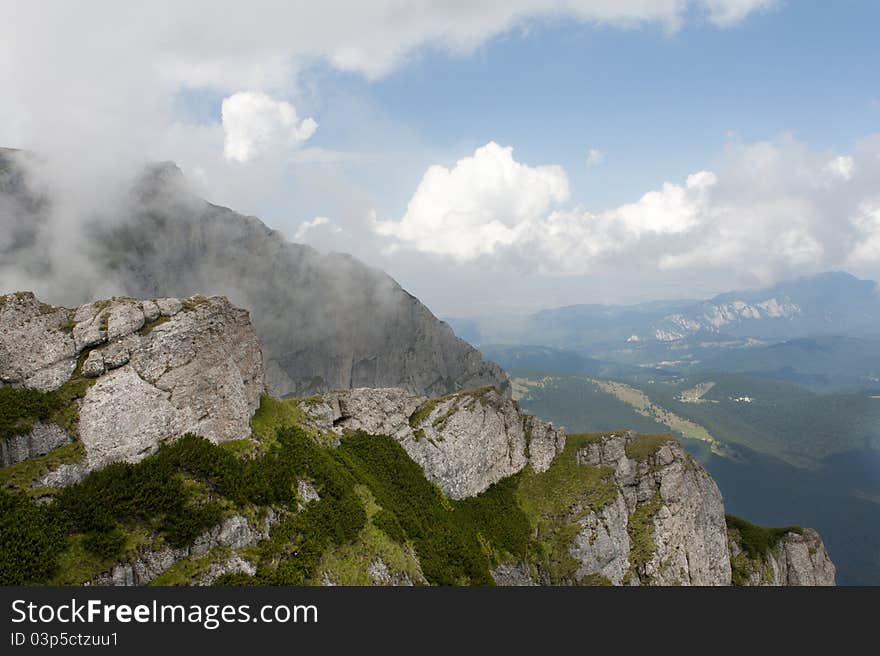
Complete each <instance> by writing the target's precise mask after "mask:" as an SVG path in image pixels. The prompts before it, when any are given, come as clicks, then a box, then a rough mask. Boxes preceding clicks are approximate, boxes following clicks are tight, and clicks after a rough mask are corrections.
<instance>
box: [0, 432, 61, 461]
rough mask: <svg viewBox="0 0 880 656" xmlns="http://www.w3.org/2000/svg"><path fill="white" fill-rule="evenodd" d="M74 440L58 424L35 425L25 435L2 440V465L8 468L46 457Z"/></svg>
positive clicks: (0, 459) (0, 452)
mask: <svg viewBox="0 0 880 656" xmlns="http://www.w3.org/2000/svg"><path fill="white" fill-rule="evenodd" d="M72 441H73V440H72V439H71V438H70V435H68V434H67V433H66V432H65V431H64V429H62V428H61V427H60V426H59V425H58V424H44V423H42V422H40V421H37V422H35V423H34V425H33V427H32V428H31V430H30V431H29V432H28V433H26V434H24V435H12V436H11V437H7V438H5V439H0V465H2V466H3V467H8V466H9V465H14V464H16V463H19V462H22V461H24V460H27V459H28V458H36V457H37V456H44V455H46V454H47V453H49V452H50V451H54V450H55V449H57V448H58V447H60V446H64V445H65V444H70V443H71V442H72Z"/></svg>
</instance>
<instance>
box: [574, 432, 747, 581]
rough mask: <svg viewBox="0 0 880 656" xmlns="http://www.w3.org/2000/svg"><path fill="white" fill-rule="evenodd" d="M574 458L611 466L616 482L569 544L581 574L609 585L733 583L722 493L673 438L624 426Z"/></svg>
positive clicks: (593, 464) (586, 446) (588, 446)
mask: <svg viewBox="0 0 880 656" xmlns="http://www.w3.org/2000/svg"><path fill="white" fill-rule="evenodd" d="M577 458H578V461H579V462H580V463H582V464H585V465H592V466H600V467H609V468H612V469H613V470H614V480H615V482H616V484H617V487H618V489H619V494H618V496H617V498H616V499H615V501H614V502H613V503H611V504H610V505H608V506H606V507H605V508H603V509H602V510H601V511H599V512H594V513H590V514H589V515H587V516H585V517H584V518H583V519H581V520H580V524H581V531H580V532H579V533H578V535H577V537H576V538H575V544H574V547H573V548H572V556H574V557H575V558H576V559H577V560H578V561H579V562H580V563H581V566H580V568H579V570H578V574H577V576H578V577H583V576H587V575H590V574H598V575H601V576H603V577H604V578H606V579H608V580H609V581H611V583H613V584H621V583H623V584H627V583H629V584H636V583H641V584H651V585H728V584H729V583H730V573H731V570H730V555H729V553H728V549H727V527H726V524H725V519H724V504H723V502H722V499H721V493H720V492H719V490H718V486H717V485H716V484H715V481H714V480H713V479H712V477H711V476H709V474H708V473H707V472H706V470H705V469H703V467H702V466H701V465H700V464H699V463H697V462H696V461H695V460H694V459H693V458H692V457H691V456H690V455H689V454H688V453H687V452H686V451H685V450H684V449H683V448H682V447H681V445H679V444H678V442H676V441H675V440H673V439H671V438H669V439H666V438H663V437H655V438H650V437H644V436H639V435H636V434H635V433H629V432H628V433H623V434H620V435H611V436H608V437H605V438H603V439H601V440H597V441H594V442H590V443H588V444H586V445H585V446H584V447H583V448H582V449H581V450H580V451H579V452H578V454H577ZM634 542H637V543H638V544H634ZM645 547H647V549H646V548H645Z"/></svg>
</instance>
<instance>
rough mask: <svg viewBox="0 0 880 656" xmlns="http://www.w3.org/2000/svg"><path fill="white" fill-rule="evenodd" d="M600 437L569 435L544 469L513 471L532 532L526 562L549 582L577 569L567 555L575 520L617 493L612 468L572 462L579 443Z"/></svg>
mask: <svg viewBox="0 0 880 656" xmlns="http://www.w3.org/2000/svg"><path fill="white" fill-rule="evenodd" d="M604 436H605V434H603V433H592V434H581V435H569V436H568V438H567V440H566V444H565V450H564V451H563V452H562V453H561V454H559V455H558V456H556V458H555V459H554V460H553V462H552V463H551V464H550V468H549V469H548V470H547V471H545V472H542V473H540V474H538V473H535V472H534V471H531V470H526V471H524V472H522V473H520V474H519V476H518V479H519V480H518V487H517V490H516V492H515V497H516V499H517V501H518V503H519V505H520V507H521V508H522V509H523V512H525V514H526V516H527V517H528V520H529V524H530V527H531V528H532V530H533V531H534V535H535V536H536V537H535V539H534V541H533V543H532V544H530V545H529V561H530V562H531V563H532V564H533V565H535V566H537V567H539V568H541V569H542V570H543V571H544V572H546V573H547V575H548V576H549V577H550V579H551V581H552V582H554V583H558V582H566V581H569V580H570V579H571V577H572V576H574V573H575V570H576V569H577V562H576V561H575V560H574V559H573V558H572V557H571V555H570V554H569V547H570V545H571V543H572V540H573V539H574V537H575V535H577V533H578V531H579V530H580V526H579V524H578V523H577V521H578V520H579V519H581V518H582V517H584V516H586V515H588V514H589V513H591V512H594V511H599V510H601V509H602V508H604V507H605V506H607V505H608V504H610V503H611V502H612V501H614V499H615V498H616V497H617V494H618V492H617V486H616V484H615V483H614V472H613V470H612V469H610V468H607V467H592V466H588V465H580V464H578V462H577V451H578V450H579V449H580V448H582V447H583V446H584V445H586V444H588V443H589V442H593V441H596V440H599V439H601V438H602V437H604Z"/></svg>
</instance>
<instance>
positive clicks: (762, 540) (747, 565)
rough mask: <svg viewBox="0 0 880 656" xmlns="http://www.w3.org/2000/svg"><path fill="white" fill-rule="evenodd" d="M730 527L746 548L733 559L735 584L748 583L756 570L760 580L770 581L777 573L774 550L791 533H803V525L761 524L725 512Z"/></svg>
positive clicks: (732, 567)
mask: <svg viewBox="0 0 880 656" xmlns="http://www.w3.org/2000/svg"><path fill="white" fill-rule="evenodd" d="M724 519H725V520H726V521H727V530H728V532H729V533H730V534H731V537H733V539H734V540H736V541H737V543H738V544H739V546H740V548H741V549H742V552H741V553H739V554H737V555H736V556H734V557H733V558H731V559H730V569H731V581H732V582H733V584H734V585H746V584H747V583H748V582H749V580H750V579H751V577H752V575H753V574H754V573H758V575H759V580H761V581H769V580H770V579H772V577H773V568H772V567H771V566H770V562H769V560H770V556H771V552H772V550H773V549H774V548H775V547H776V545H778V544H779V541H780V540H782V539H783V538H784V537H785V536H786V535H787V534H789V533H797V534H798V535H802V534H803V532H804V529H802V528H801V527H800V526H784V527H781V528H771V527H767V526H758V525H757V524H752V523H751V522H747V521H746V520H744V519H740V518H739V517H735V516H734V515H725V516H724Z"/></svg>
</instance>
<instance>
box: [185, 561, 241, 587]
mask: <svg viewBox="0 0 880 656" xmlns="http://www.w3.org/2000/svg"><path fill="white" fill-rule="evenodd" d="M239 573H240V574H247V575H249V576H253V575H254V574H256V573H257V566H256V565H254V564H253V563H252V562H250V561H249V560H245V559H244V558H242V557H241V556H240V555H238V554H232V555H231V556H229V558H226V559H225V560H222V561H220V562H218V563H211V565H210V567H209V568H208V571H207V572H205V573H204V574H203V575H201V576H200V577H198V578H197V579H196V580H195V581H193V585H213V584H214V581H216V580H217V579H219V578H220V577H221V576H223V575H225V574H239Z"/></svg>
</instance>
